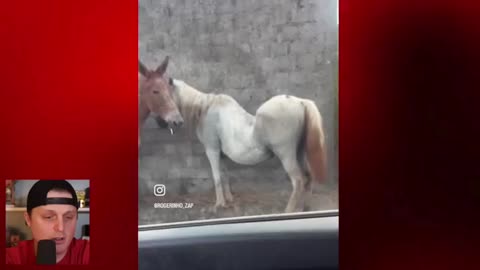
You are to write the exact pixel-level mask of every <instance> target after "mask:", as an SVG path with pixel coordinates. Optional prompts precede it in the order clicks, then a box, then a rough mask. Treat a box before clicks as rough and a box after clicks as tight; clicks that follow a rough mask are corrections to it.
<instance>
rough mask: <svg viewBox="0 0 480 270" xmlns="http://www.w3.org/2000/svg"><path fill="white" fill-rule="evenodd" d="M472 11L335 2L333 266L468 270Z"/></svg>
mask: <svg viewBox="0 0 480 270" xmlns="http://www.w3.org/2000/svg"><path fill="white" fill-rule="evenodd" d="M462 2H463V3H462ZM479 10H480V9H479V4H478V3H474V2H468V3H467V2H466V1H351V0H341V1H340V53H339V55H340V86H339V89H340V97H339V100H340V131H339V133H340V141H339V147H340V154H339V155H340V268H341V269H391V270H394V269H471V268H470V267H473V266H475V265H476V267H477V268H478V258H477V257H478V254H479V253H478V251H479V248H478V247H479V245H478V243H479V241H478V240H479V237H478V232H479V230H478V228H479V226H478V222H477V221H474V218H473V217H474V216H475V215H477V214H476V213H479V211H478V209H475V208H478V206H480V203H479V202H478V201H479V199H480V197H479V194H480V193H479V192H478V191H479V190H480V188H479V183H480V177H479V176H480V173H479V169H478V168H480V166H479V165H478V160H479V154H478V153H480V151H479V150H480V149H479V143H478V138H480V136H479V135H480V133H479V129H478V127H479V125H478V120H471V118H472V116H473V117H475V118H477V117H478V115H480V114H479V108H480V106H479V105H478V100H479V99H478V97H479V93H480V92H479V91H478V89H479V88H478V83H476V84H474V82H477V81H478V79H477V78H478V63H480V62H479V61H478V60H479V59H480V58H479V53H478V52H479V48H480V46H479V45H480V43H479V41H478V37H480V33H479V31H478V29H479V24H480V21H479V20H478V18H479V12H478V11H479ZM473 85H477V86H476V87H474V86H473Z"/></svg>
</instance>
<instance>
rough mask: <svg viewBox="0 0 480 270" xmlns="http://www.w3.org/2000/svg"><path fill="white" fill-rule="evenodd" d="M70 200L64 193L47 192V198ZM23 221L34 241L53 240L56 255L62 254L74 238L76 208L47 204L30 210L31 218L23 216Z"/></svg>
mask: <svg viewBox="0 0 480 270" xmlns="http://www.w3.org/2000/svg"><path fill="white" fill-rule="evenodd" d="M58 197H62V198H72V195H71V194H70V193H68V192H66V191H55V190H52V191H50V192H48V194H47V198H58ZM25 220H26V221H27V224H28V226H30V228H31V230H32V236H33V239H34V240H35V241H37V242H38V241H39V240H44V239H51V240H55V243H56V248H57V254H63V253H64V252H66V251H67V250H68V246H69V245H70V242H71V241H72V239H73V237H74V236H75V228H76V226H77V208H75V207H74V206H73V205H67V204H49V205H43V206H38V207H35V208H33V209H32V214H31V216H28V214H27V213H26V214H25Z"/></svg>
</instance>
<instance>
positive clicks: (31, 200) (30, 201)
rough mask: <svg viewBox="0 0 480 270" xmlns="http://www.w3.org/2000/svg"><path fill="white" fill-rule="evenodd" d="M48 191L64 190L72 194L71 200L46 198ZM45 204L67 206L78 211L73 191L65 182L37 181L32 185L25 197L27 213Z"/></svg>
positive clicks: (75, 194) (75, 195)
mask: <svg viewBox="0 0 480 270" xmlns="http://www.w3.org/2000/svg"><path fill="white" fill-rule="evenodd" d="M50 190H64V191H67V192H69V193H70V194H72V198H47V194H48V192H49V191H50ZM47 204H69V205H73V206H75V207H76V208H77V209H78V206H79V205H78V199H77V193H76V192H75V189H73V187H72V185H71V184H70V183H69V182H67V181H65V180H39V181H37V182H36V183H35V184H33V186H32V188H31V189H30V191H29V192H28V196H27V212H29V213H30V211H32V209H33V208H35V207H38V206H42V205H47Z"/></svg>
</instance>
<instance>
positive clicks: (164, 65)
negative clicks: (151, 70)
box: [155, 55, 170, 75]
mask: <svg viewBox="0 0 480 270" xmlns="http://www.w3.org/2000/svg"><path fill="white" fill-rule="evenodd" d="M169 59H170V57H169V56H168V55H167V56H166V57H165V60H163V62H162V64H161V65H160V66H158V68H157V70H155V72H156V73H158V74H160V75H163V73H165V71H166V70H167V66H168V60H169Z"/></svg>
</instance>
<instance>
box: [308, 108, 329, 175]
mask: <svg viewBox="0 0 480 270" xmlns="http://www.w3.org/2000/svg"><path fill="white" fill-rule="evenodd" d="M303 104H304V105H305V121H304V122H305V128H304V136H305V137H304V144H305V145H304V149H305V156H306V161H307V167H308V170H309V172H310V175H311V177H312V178H314V179H316V180H317V181H318V182H323V181H325V178H326V176H327V173H326V170H327V155H326V149H325V134H324V132H323V123H322V122H323V121H322V116H321V115H320V112H319V111H318V108H317V106H316V105H315V103H314V102H313V101H311V100H303Z"/></svg>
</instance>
